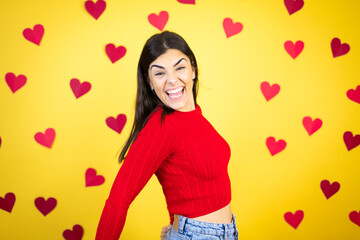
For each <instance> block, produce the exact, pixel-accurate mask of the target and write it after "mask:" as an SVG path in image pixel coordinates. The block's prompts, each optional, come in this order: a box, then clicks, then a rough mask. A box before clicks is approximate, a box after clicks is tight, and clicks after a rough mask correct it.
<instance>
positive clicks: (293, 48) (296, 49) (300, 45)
mask: <svg viewBox="0 0 360 240" xmlns="http://www.w3.org/2000/svg"><path fill="white" fill-rule="evenodd" d="M284 47H285V50H286V51H287V53H288V54H289V55H290V56H291V57H292V58H293V59H295V58H296V57H297V56H298V55H299V54H300V53H301V52H302V50H303V49H304V42H303V41H297V42H296V43H295V44H294V43H293V42H292V41H286V42H285V43H284Z"/></svg>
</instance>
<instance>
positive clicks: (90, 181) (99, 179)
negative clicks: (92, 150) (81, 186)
mask: <svg viewBox="0 0 360 240" xmlns="http://www.w3.org/2000/svg"><path fill="white" fill-rule="evenodd" d="M104 182H105V178H104V177H103V176H101V175H96V170H95V169H93V168H88V169H87V170H86V172H85V186H86V187H91V186H99V185H101V184H103V183H104Z"/></svg>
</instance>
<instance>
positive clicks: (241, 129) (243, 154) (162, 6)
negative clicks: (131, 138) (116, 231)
mask: <svg viewBox="0 0 360 240" xmlns="http://www.w3.org/2000/svg"><path fill="white" fill-rule="evenodd" d="M106 2H107V7H106V10H105V11H104V13H103V14H102V15H101V16H100V17H99V18H98V20H95V19H94V18H93V17H92V16H90V15H89V13H87V11H86V9H85V6H84V3H85V1H84V0H82V1H74V0H63V1H47V0H32V1H25V0H16V1H15V0H13V1H2V2H1V8H0V20H1V25H0V26H1V27H0V30H1V38H0V43H1V47H0V51H1V52H0V76H1V79H2V81H1V83H0V100H1V101H0V114H1V118H0V137H1V139H2V143H1V146H0V166H1V167H0V197H2V198H4V197H5V194H7V193H10V192H11V193H14V194H15V196H16V201H15V204H14V206H13V209H12V211H11V213H9V212H7V211H4V210H0V223H1V224H0V239H64V238H63V232H64V231H65V230H66V229H71V228H72V227H73V226H74V225H76V224H79V225H81V226H82V228H83V229H84V235H83V239H93V238H94V236H95V232H96V227H97V223H98V221H99V218H100V214H101V211H102V208H103V205H104V202H105V199H106V198H107V196H108V193H109V190H110V187H111V185H112V182H113V180H114V178H115V175H116V173H117V171H118V169H119V165H118V164H117V156H118V149H119V148H120V147H121V145H122V144H123V143H124V141H125V139H126V138H127V137H128V134H129V132H130V127H131V124H132V121H133V115H134V99H135V94H136V68H137V61H138V58H139V56H140V52H141V50H142V47H143V45H144V43H145V41H146V39H147V38H148V37H150V36H151V35H152V34H155V33H158V32H160V30H158V29H157V28H155V27H154V26H152V25H151V24H150V23H149V22H148V15H149V14H151V13H156V14H158V13H159V12H160V11H167V12H168V13H169V20H168V22H167V23H166V26H165V28H164V29H166V30H170V31H175V32H177V33H179V34H180V35H182V36H183V37H184V38H185V40H186V41H187V42H188V43H189V45H190V47H191V48H192V50H193V51H194V53H195V55H196V57H197V61H198V64H199V73H200V75H199V79H200V92H199V96H198V102H199V104H200V106H201V107H202V110H203V114H204V116H205V117H207V119H208V120H209V121H210V122H211V123H212V124H213V125H214V127H215V128H216V129H217V130H218V131H219V133H220V134H221V135H222V136H223V137H224V138H225V139H226V140H227V141H228V142H229V144H230V146H231V150H232V155H231V160H230V164H229V174H230V178H231V182H232V210H233V212H234V213H235V215H236V217H237V225H238V229H239V232H240V239H242V240H251V239H254V240H255V239H256V240H263V239H293V240H300V239H301V240H302V239H327V240H332V239H334V240H335V239H359V238H360V226H358V225H356V224H355V223H353V222H352V221H351V220H350V218H349V214H350V212H353V211H357V212H359V210H360V192H359V189H360V181H359V180H360V178H359V170H360V146H357V147H355V148H353V149H351V150H350V151H348V150H347V148H346V145H345V142H344V140H343V135H344V133H345V132H347V131H350V132H352V134H353V135H359V134H360V124H359V119H360V111H359V110H360V105H359V103H357V102H355V101H352V100H350V99H349V98H348V97H347V95H346V93H347V91H348V90H350V89H355V88H356V87H357V86H358V85H360V68H359V59H360V53H359V47H358V44H359V43H360V34H359V31H358V28H359V22H360V17H359V15H358V13H359V10H360V3H358V2H357V1H351V0H345V1H338V0H328V1H324V0H323V1H305V4H304V6H303V8H302V9H301V10H299V11H297V12H295V13H293V14H292V15H289V13H288V12H287V10H286V8H285V5H284V2H283V1H281V0H278V1H268V0H253V1H244V0H242V1H235V0H233V1H231V0H222V1H205V0H196V4H195V5H193V4H182V3H179V2H177V1H176V0H157V1H146V0H138V1H110V0H108V1H106ZM225 18H232V19H233V20H234V22H241V23H242V24H243V29H242V31H241V32H240V33H238V34H237V35H234V36H231V37H229V38H227V37H226V35H225V32H224V29H223V26H222V23H223V20H224V19H225ZM36 24H42V25H43V26H44V29H45V33H44V36H43V38H42V40H41V43H40V45H39V46H38V45H36V44H34V43H31V42H29V41H28V40H26V39H25V38H24V37H23V35H22V32H23V30H24V29H26V28H33V27H34V25H36ZM334 38H339V39H340V40H341V42H342V43H347V44H349V45H350V51H349V52H348V53H347V54H345V55H343V56H339V57H335V58H334V57H333V55H332V51H331V47H330V44H331V41H332V39H334ZM286 41H292V42H294V43H295V42H296V41H303V42H304V49H303V51H302V52H301V53H300V54H299V55H298V56H297V57H296V58H295V59H293V58H292V57H291V56H290V55H289V54H288V53H287V52H286V51H285V49H284V43H285V42H286ZM109 43H113V44H115V45H116V46H124V47H125V48H126V50H127V52H126V54H125V56H124V57H123V58H122V59H120V60H118V61H117V62H115V63H114V64H113V63H111V61H110V60H109V58H108V57H107V55H106V53H105V46H106V45H107V44H109ZM7 73H14V74H15V75H16V76H18V75H20V74H22V75H25V76H26V78H27V82H26V84H25V86H23V87H22V88H21V89H19V90H18V91H16V92H15V93H12V91H11V90H10V88H9V86H8V85H7V83H6V81H5V75H6V74H7ZM73 78H77V79H79V80H80V82H85V81H86V82H89V83H91V90H90V91H89V92H88V93H87V94H85V95H83V96H81V97H79V98H75V96H74V94H73V92H72V91H71V88H70V80H71V79H73ZM265 81H266V82H269V83H270V84H271V85H272V84H275V83H276V84H278V85H279V86H280V92H279V94H278V95H276V96H275V97H274V98H272V99H271V100H269V101H266V100H265V97H264V96H263V95H262V93H261V90H260V84H261V83H262V82H265ZM119 114H125V115H126V116H127V122H126V124H125V127H124V129H123V131H122V132H121V134H118V133H117V132H115V131H114V130H112V129H110V128H109V127H108V126H107V125H106V122H105V121H106V119H107V118H108V117H116V116H117V115H119ZM305 116H310V117H312V119H314V118H319V119H321V120H322V127H321V128H320V129H319V130H318V131H316V132H315V133H314V134H312V135H311V136H309V134H308V133H307V132H306V130H305V128H304V126H303V125H302V120H303V118H304V117H305ZM47 128H53V129H54V130H55V132H56V137H55V140H54V142H53V144H52V146H51V148H47V147H44V146H42V145H40V144H39V143H37V142H36V141H35V139H34V135H35V134H36V133H38V132H44V131H45V130H46V129H47ZM271 136H272V137H275V139H276V140H279V139H283V140H285V141H286V144H287V146H286V148H285V149H284V150H283V151H282V152H280V153H278V154H275V155H274V156H272V155H271V154H270V152H269V150H268V148H267V147H266V144H265V141H266V139H267V138H268V137H271ZM88 168H94V169H96V171H97V173H98V174H100V175H102V176H104V177H105V183H104V184H102V185H99V186H89V187H85V172H86V170H87V169H88ZM323 180H329V181H330V182H331V183H333V182H338V183H339V184H340V190H339V191H338V192H337V193H336V194H334V195H333V196H332V197H330V198H329V199H326V197H325V195H324V193H323V192H322V191H321V188H320V183H321V181H323ZM38 197H44V198H45V199H47V198H50V197H52V198H55V199H56V200H57V205H56V207H55V209H54V210H53V211H52V212H50V213H49V214H48V215H46V216H44V215H42V214H41V213H40V212H39V210H37V208H36V207H35V205H34V201H35V199H36V198H38ZM297 210H302V211H303V212H304V218H303V220H302V222H301V223H300V225H299V226H298V227H297V229H296V230H295V229H294V228H293V227H291V226H290V225H289V224H287V223H286V221H285V220H284V214H285V213H286V212H293V213H294V212H295V211H297ZM168 221H169V219H168V213H167V210H166V203H165V198H164V196H163V193H162V190H161V186H160V184H159V183H158V182H157V179H156V177H155V176H153V178H151V180H150V181H149V183H148V184H147V185H146V187H145V188H144V190H143V191H142V192H141V193H140V194H139V195H138V197H137V198H136V199H135V201H134V202H133V204H132V205H131V207H130V208H129V211H128V215H127V219H126V224H125V227H124V231H123V234H122V237H121V239H134V240H136V239H159V236H160V230H161V227H162V226H165V225H167V224H168V223H169V222H168ZM359 225H360V224H359Z"/></svg>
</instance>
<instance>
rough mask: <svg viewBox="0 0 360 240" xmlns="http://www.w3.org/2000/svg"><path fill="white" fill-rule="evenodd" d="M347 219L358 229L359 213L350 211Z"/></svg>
mask: <svg viewBox="0 0 360 240" xmlns="http://www.w3.org/2000/svg"><path fill="white" fill-rule="evenodd" d="M349 218H350V220H351V221H352V222H353V223H355V224H356V225H358V226H359V227H360V211H359V213H357V212H356V211H352V212H351V213H350V214H349Z"/></svg>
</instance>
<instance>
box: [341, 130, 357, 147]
mask: <svg viewBox="0 0 360 240" xmlns="http://www.w3.org/2000/svg"><path fill="white" fill-rule="evenodd" d="M343 139H344V142H345V145H346V148H347V150H348V151H350V150H351V149H353V148H355V147H357V146H358V145H360V135H355V136H353V134H352V132H350V131H347V132H344V135H343Z"/></svg>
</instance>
